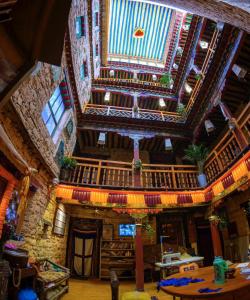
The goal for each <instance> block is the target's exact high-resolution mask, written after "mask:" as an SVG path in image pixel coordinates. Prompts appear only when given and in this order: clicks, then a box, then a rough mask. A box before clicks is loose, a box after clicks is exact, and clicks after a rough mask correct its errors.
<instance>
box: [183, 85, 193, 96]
mask: <svg viewBox="0 0 250 300" xmlns="http://www.w3.org/2000/svg"><path fill="white" fill-rule="evenodd" d="M185 90H186V92H187V93H188V94H190V93H191V92H192V90H193V89H192V88H191V86H190V85H189V84H188V83H185Z"/></svg>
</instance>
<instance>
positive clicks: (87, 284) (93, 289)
mask: <svg viewBox="0 0 250 300" xmlns="http://www.w3.org/2000/svg"><path fill="white" fill-rule="evenodd" d="M134 289H135V283H132V282H123V281H122V282H121V283H120V296H121V295H122V293H124V292H128V291H133V290H134ZM145 290H146V291H147V292H148V293H149V294H150V295H151V296H157V297H158V299H159V300H172V299H173V298H172V297H171V296H168V295H166V294H164V293H163V292H159V293H158V292H157V290H156V283H146V284H145ZM78 299H79V300H111V291H110V284H109V282H108V281H100V280H77V279H71V280H70V282H69V293H68V294H65V295H64V296H63V297H62V300H78Z"/></svg>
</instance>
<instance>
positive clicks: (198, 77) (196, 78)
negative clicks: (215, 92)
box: [194, 74, 202, 81]
mask: <svg viewBox="0 0 250 300" xmlns="http://www.w3.org/2000/svg"><path fill="white" fill-rule="evenodd" d="M194 77H195V80H197V81H198V80H200V79H202V75H201V74H196V75H195V76H194Z"/></svg>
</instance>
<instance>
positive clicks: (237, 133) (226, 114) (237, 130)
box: [219, 101, 248, 150]
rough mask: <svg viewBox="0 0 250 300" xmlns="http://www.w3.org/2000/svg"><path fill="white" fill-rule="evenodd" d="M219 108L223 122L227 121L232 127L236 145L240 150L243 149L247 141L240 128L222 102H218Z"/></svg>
mask: <svg viewBox="0 0 250 300" xmlns="http://www.w3.org/2000/svg"><path fill="white" fill-rule="evenodd" d="M219 106H220V109H221V112H222V114H223V116H224V118H225V120H226V121H227V120H229V122H230V125H231V126H232V127H234V128H233V133H234V135H235V137H236V139H237V141H238V143H239V145H240V147H241V150H243V149H245V148H246V147H247V146H248V141H247V139H246V137H245V136H244V134H243V132H242V130H241V128H240V127H239V125H238V123H237V121H236V119H235V118H234V117H233V115H232V113H231V111H230V109H229V108H228V106H227V105H226V104H225V103H223V102H222V101H219Z"/></svg>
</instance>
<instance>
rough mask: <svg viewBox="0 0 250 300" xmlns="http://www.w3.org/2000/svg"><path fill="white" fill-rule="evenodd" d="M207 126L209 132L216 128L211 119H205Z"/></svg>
mask: <svg viewBox="0 0 250 300" xmlns="http://www.w3.org/2000/svg"><path fill="white" fill-rule="evenodd" d="M205 128H206V131H207V133H210V132H212V131H214V130H215V126H214V124H213V123H212V122H211V121H210V120H206V121H205Z"/></svg>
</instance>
